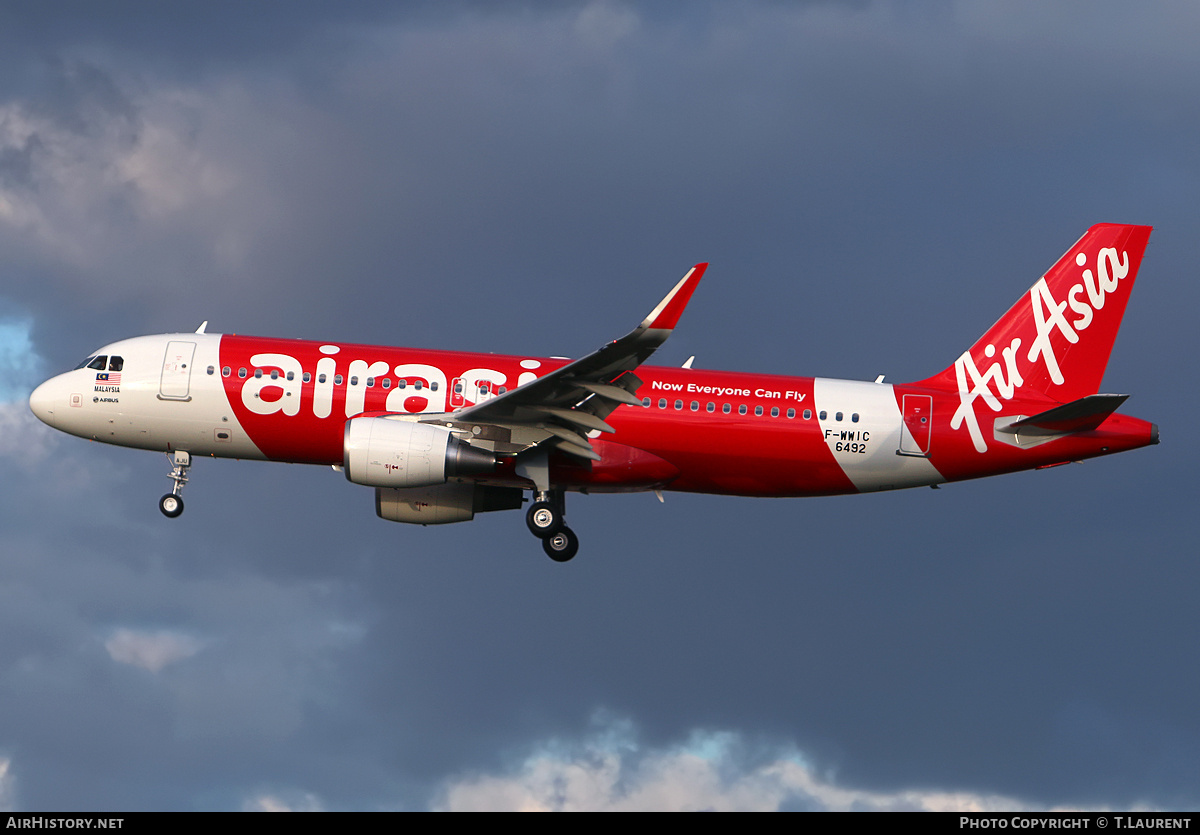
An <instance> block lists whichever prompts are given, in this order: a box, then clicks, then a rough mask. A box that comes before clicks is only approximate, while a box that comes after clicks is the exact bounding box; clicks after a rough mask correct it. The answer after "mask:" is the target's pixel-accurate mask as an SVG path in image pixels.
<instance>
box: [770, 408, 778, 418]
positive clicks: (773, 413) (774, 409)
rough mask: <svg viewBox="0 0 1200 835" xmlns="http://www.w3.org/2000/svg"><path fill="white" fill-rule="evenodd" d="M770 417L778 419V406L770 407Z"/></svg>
mask: <svg viewBox="0 0 1200 835" xmlns="http://www.w3.org/2000/svg"><path fill="white" fill-rule="evenodd" d="M771 417H779V407H778V406H772V407H771Z"/></svg>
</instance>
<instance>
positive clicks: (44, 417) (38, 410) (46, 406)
mask: <svg viewBox="0 0 1200 835" xmlns="http://www.w3.org/2000/svg"><path fill="white" fill-rule="evenodd" d="M55 388H57V386H56V385H55V383H54V380H47V381H46V382H44V383H42V384H41V385H40V386H38V387H37V388H35V389H34V390H33V394H31V395H29V410H30V411H31V412H33V413H34V414H35V415H37V418H38V420H40V421H41V422H42V423H44V424H46V425H48V426H53V425H54V410H55V409H56V408H58V409H62V408H66V405H67V404H66V403H65V402H64V403H59V402H56V401H57V400H60V399H61V398H60V397H55V395H54V389H55Z"/></svg>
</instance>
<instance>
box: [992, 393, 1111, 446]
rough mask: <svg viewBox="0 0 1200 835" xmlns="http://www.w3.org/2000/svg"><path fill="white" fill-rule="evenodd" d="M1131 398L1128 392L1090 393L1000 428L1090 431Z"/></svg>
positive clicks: (1034, 432) (1034, 431)
mask: <svg viewBox="0 0 1200 835" xmlns="http://www.w3.org/2000/svg"><path fill="white" fill-rule="evenodd" d="M1128 399H1129V395H1128V394H1089V395H1088V396H1087V397H1081V398H1079V399H1078V400H1072V401H1071V402H1070V403H1064V404H1063V405H1062V406H1055V407H1054V408H1053V409H1047V410H1046V411H1044V412H1042V413H1040V414H1036V415H1033V416H1032V417H1027V418H1021V419H1020V420H1018V421H1016V422H1014V423H1010V424H1009V425H1008V426H1007V427H1006V428H1005V429H1003V430H1001V431H1005V432H1010V433H1012V434H1017V433H1020V434H1021V435H1026V436H1031V435H1065V434H1067V433H1070V432H1087V431H1088V430H1090V429H1095V428H1096V427H1098V426H1099V425H1100V424H1102V423H1104V421H1105V420H1107V419H1108V416H1109V415H1111V414H1112V413H1113V412H1115V411H1116V410H1117V409H1118V408H1119V407H1120V406H1121V404H1122V403H1124V402H1125V401H1126V400H1128Z"/></svg>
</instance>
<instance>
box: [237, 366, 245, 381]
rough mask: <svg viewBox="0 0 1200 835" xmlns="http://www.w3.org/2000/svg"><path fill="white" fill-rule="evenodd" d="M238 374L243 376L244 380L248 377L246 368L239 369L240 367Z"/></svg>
mask: <svg viewBox="0 0 1200 835" xmlns="http://www.w3.org/2000/svg"><path fill="white" fill-rule="evenodd" d="M238 376H239V377H241V378H242V379H243V380H244V379H246V369H245V368H239V369H238Z"/></svg>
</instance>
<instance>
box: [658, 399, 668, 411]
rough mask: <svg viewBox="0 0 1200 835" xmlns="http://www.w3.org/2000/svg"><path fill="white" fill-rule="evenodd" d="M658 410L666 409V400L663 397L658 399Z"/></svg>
mask: <svg viewBox="0 0 1200 835" xmlns="http://www.w3.org/2000/svg"><path fill="white" fill-rule="evenodd" d="M658 408H660V409H665V408H667V398H665V397H660V398H658Z"/></svg>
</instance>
